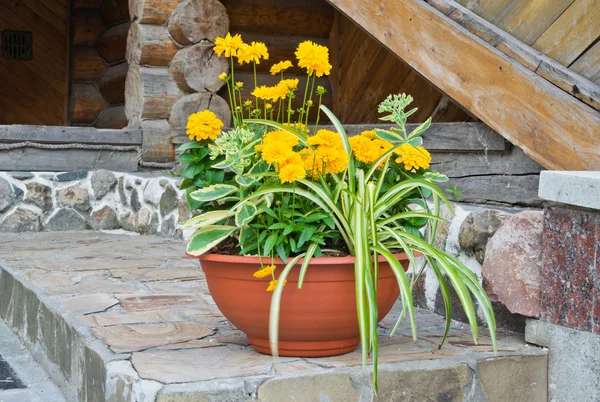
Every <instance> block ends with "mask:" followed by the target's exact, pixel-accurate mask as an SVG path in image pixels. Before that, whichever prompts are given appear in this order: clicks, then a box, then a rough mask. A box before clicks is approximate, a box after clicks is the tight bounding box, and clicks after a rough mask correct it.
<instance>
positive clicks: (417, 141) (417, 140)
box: [408, 137, 423, 147]
mask: <svg viewBox="0 0 600 402" xmlns="http://www.w3.org/2000/svg"><path fill="white" fill-rule="evenodd" d="M408 143H409V144H410V145H412V146H413V147H420V146H421V145H423V138H422V137H415V138H413V139H412V140H409V141H408Z"/></svg>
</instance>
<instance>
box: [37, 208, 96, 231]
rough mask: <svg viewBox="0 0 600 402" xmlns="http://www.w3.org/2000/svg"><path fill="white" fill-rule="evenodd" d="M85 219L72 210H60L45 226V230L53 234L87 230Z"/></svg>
mask: <svg viewBox="0 0 600 402" xmlns="http://www.w3.org/2000/svg"><path fill="white" fill-rule="evenodd" d="M87 227H88V226H87V223H86V222H85V219H84V218H83V217H82V216H81V215H79V214H78V213H77V211H74V210H72V209H59V210H58V211H57V212H56V213H55V214H54V215H53V216H52V217H51V218H50V220H49V221H48V223H46V225H44V229H46V230H49V231H51V232H62V231H65V230H84V229H87Z"/></svg>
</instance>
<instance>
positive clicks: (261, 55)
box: [237, 42, 269, 64]
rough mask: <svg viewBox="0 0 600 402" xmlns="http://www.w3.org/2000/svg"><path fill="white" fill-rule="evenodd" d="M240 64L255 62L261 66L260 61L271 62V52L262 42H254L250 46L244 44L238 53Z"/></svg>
mask: <svg viewBox="0 0 600 402" xmlns="http://www.w3.org/2000/svg"><path fill="white" fill-rule="evenodd" d="M237 58H238V62H239V63H240V64H244V63H251V62H254V63H256V64H260V59H265V60H269V51H268V50H267V46H266V45H265V44H264V43H262V42H252V43H251V44H250V45H247V44H244V45H243V46H241V47H240V49H239V51H238V52H237Z"/></svg>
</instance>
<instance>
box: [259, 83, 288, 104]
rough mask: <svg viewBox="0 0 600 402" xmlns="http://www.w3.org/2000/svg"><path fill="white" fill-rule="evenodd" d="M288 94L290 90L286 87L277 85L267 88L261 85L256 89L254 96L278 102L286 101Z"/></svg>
mask: <svg viewBox="0 0 600 402" xmlns="http://www.w3.org/2000/svg"><path fill="white" fill-rule="evenodd" d="M287 93H288V89H287V88H286V87H284V86H280V85H275V86H273V87H267V86H265V85H261V86H259V87H256V88H255V89H254V91H253V92H252V95H253V96H256V97H257V98H259V99H263V100H269V101H272V102H277V101H279V100H280V99H285V97H286V96H287Z"/></svg>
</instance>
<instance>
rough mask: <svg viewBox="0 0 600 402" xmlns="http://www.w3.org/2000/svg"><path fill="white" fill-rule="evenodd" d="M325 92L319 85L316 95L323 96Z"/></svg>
mask: <svg viewBox="0 0 600 402" xmlns="http://www.w3.org/2000/svg"><path fill="white" fill-rule="evenodd" d="M325 92H327V91H325V88H323V87H322V86H321V85H319V86H318V87H317V94H318V95H323V94H324V93H325Z"/></svg>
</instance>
